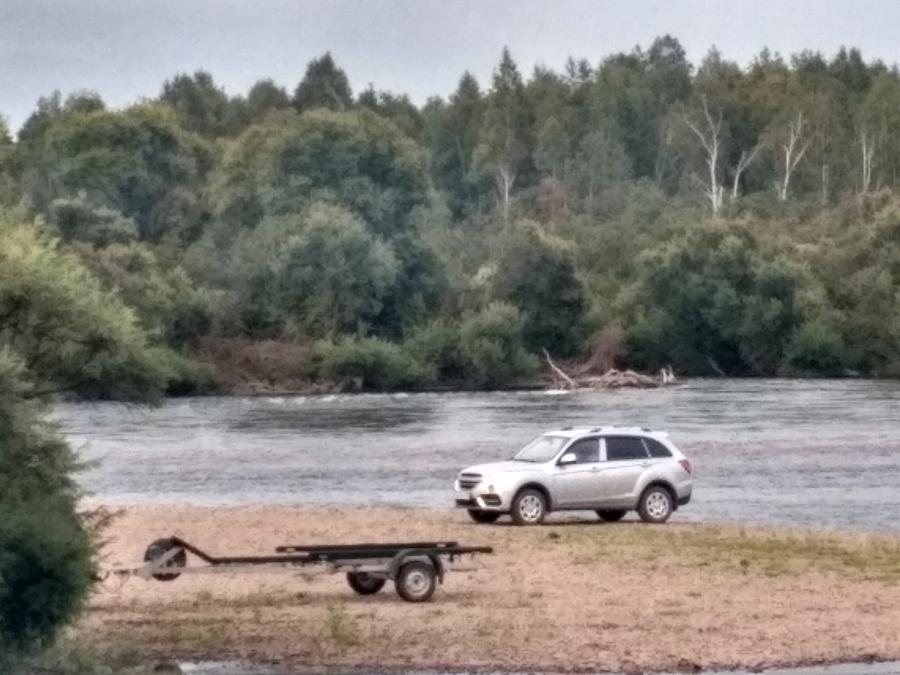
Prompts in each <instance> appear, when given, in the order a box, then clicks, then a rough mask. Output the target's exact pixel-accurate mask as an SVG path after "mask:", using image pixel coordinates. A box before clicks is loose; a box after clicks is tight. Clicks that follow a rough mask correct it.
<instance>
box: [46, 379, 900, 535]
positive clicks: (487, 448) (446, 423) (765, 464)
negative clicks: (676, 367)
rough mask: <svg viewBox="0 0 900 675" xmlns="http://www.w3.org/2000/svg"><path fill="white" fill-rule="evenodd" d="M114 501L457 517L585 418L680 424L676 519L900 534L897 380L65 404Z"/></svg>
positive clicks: (66, 419)
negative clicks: (482, 468) (537, 446)
mask: <svg viewBox="0 0 900 675" xmlns="http://www.w3.org/2000/svg"><path fill="white" fill-rule="evenodd" d="M56 416H57V418H58V420H59V421H60V423H61V425H62V427H63V429H64V431H65V432H66V434H67V435H68V437H69V438H70V439H71V440H72V441H73V442H74V443H75V444H76V447H78V448H79V452H80V454H81V457H82V458H83V459H84V460H87V461H89V462H92V463H94V465H93V466H92V467H91V468H89V469H88V470H86V471H85V472H83V473H82V474H81V477H80V480H81V482H82V484H83V486H84V487H85V488H86V489H87V490H88V491H90V492H92V493H93V494H94V495H95V496H96V497H97V498H98V499H100V500H102V501H104V502H108V503H142V502H156V503H167V502H179V503H187V502H190V503H198V504H221V503H228V504H241V503H260V502H261V503H279V504H308V503H342V504H358V505H371V504H396V505H405V506H417V507H434V508H444V507H448V506H450V505H452V503H453V493H452V487H451V484H452V482H453V479H454V478H455V476H456V474H457V472H458V471H459V470H460V469H461V468H463V467H464V466H466V465H469V464H474V463H476V462H483V461H489V460H493V459H501V458H505V457H508V456H509V455H510V454H511V453H512V452H514V451H515V450H516V449H517V448H518V447H519V446H521V445H523V444H524V443H525V442H527V441H528V440H529V439H530V438H532V437H533V436H535V435H537V434H538V433H540V432H542V431H544V430H546V429H550V428H554V427H560V426H567V425H577V424H593V425H599V424H627V425H640V426H647V427H651V428H654V429H663V430H667V431H668V432H669V433H670V435H671V437H672V439H673V440H674V441H675V442H676V444H678V445H679V446H680V447H681V448H682V449H683V450H684V451H685V453H686V454H687V455H688V456H689V457H690V458H691V459H692V460H693V462H694V464H695V484H694V501H693V502H692V503H691V504H690V505H689V506H687V507H685V508H684V509H683V510H681V511H679V512H678V513H677V514H676V516H675V517H676V518H677V519H679V520H705V521H728V520H731V521H744V522H752V523H779V524H789V525H795V526H802V527H816V528H839V529H860V530H892V531H900V382H886V381H866V380H839V381H822V380H732V379H717V380H691V381H689V382H687V383H686V384H684V385H681V386H677V387H669V388H663V389H652V390H618V391H599V392H578V393H568V394H561V393H557V394H554V393H553V392H503V393H440V394H394V395H390V394H373V395H336V396H315V397H313V396H308V397H304V396H298V397H276V398H239V397H212V398H187V399H173V400H170V401H167V402H166V403H165V404H164V405H162V406H161V407H159V408H155V409H147V408H143V407H133V406H126V405H123V404H116V403H101V404H69V405H62V406H60V407H59V408H58V409H57V411H56Z"/></svg>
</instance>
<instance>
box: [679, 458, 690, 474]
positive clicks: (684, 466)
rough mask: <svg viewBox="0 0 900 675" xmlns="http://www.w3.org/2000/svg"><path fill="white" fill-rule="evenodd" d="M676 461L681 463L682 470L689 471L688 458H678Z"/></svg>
mask: <svg viewBox="0 0 900 675" xmlns="http://www.w3.org/2000/svg"><path fill="white" fill-rule="evenodd" d="M678 463H679V464H681V468H682V469H684V470H685V471H687V472H688V473H691V462H690V460H687V459H679V460H678Z"/></svg>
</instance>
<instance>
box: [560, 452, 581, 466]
mask: <svg viewBox="0 0 900 675" xmlns="http://www.w3.org/2000/svg"><path fill="white" fill-rule="evenodd" d="M577 461H578V458H577V457H576V456H575V453H574V452H567V453H566V454H564V455H563V456H562V457H560V458H559V464H560V466H562V465H563V464H574V463H575V462H577Z"/></svg>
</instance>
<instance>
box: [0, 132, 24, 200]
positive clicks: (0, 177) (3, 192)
mask: <svg viewBox="0 0 900 675" xmlns="http://www.w3.org/2000/svg"><path fill="white" fill-rule="evenodd" d="M15 149H16V147H15V145H14V144H13V141H12V138H11V137H10V135H9V127H7V125H6V120H5V119H3V116H2V115H0V209H2V208H4V207H6V208H8V207H10V206H13V205H14V204H15V203H16V202H17V201H18V200H19V197H20V194H19V190H20V186H19V176H18V171H17V169H16V159H15Z"/></svg>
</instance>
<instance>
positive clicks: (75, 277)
mask: <svg viewBox="0 0 900 675" xmlns="http://www.w3.org/2000/svg"><path fill="white" fill-rule="evenodd" d="M3 345H5V346H7V347H8V348H10V349H12V350H13V352H14V353H16V354H17V355H18V356H19V357H20V358H21V359H22V360H23V361H24V362H25V364H26V365H27V368H28V371H29V374H30V375H31V377H32V378H33V380H34V382H35V384H36V386H37V387H38V391H56V390H61V391H74V392H76V393H78V394H81V395H84V396H89V397H94V398H97V397H100V398H121V399H132V398H140V397H143V396H144V395H145V393H146V392H148V391H149V392H160V391H162V390H163V389H164V388H165V386H166V382H167V380H168V378H169V376H170V373H169V372H167V369H166V367H165V362H164V361H163V358H162V354H161V353H160V352H158V351H154V350H153V349H151V346H150V343H149V341H148V339H147V336H146V334H145V333H144V332H143V331H142V330H141V328H140V327H139V325H138V323H137V320H136V319H135V316H134V313H133V312H132V311H131V310H130V309H128V308H127V307H125V306H124V305H123V304H122V302H121V300H120V299H119V297H118V296H116V295H115V294H114V293H111V292H107V291H104V290H103V289H102V287H101V286H100V284H99V282H98V281H97V280H96V279H95V278H94V277H93V276H91V274H90V273H89V272H88V271H87V269H85V267H84V266H83V265H82V264H81V263H80V261H79V260H78V259H77V257H76V256H75V255H74V254H72V253H69V252H66V251H64V250H62V249H61V248H60V247H59V246H57V245H55V244H54V243H53V242H51V241H48V240H46V239H43V238H42V237H40V236H39V235H37V234H36V233H35V231H34V229H33V228H32V227H30V226H27V225H22V224H19V223H15V222H11V221H7V220H2V221H0V346H3Z"/></svg>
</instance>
